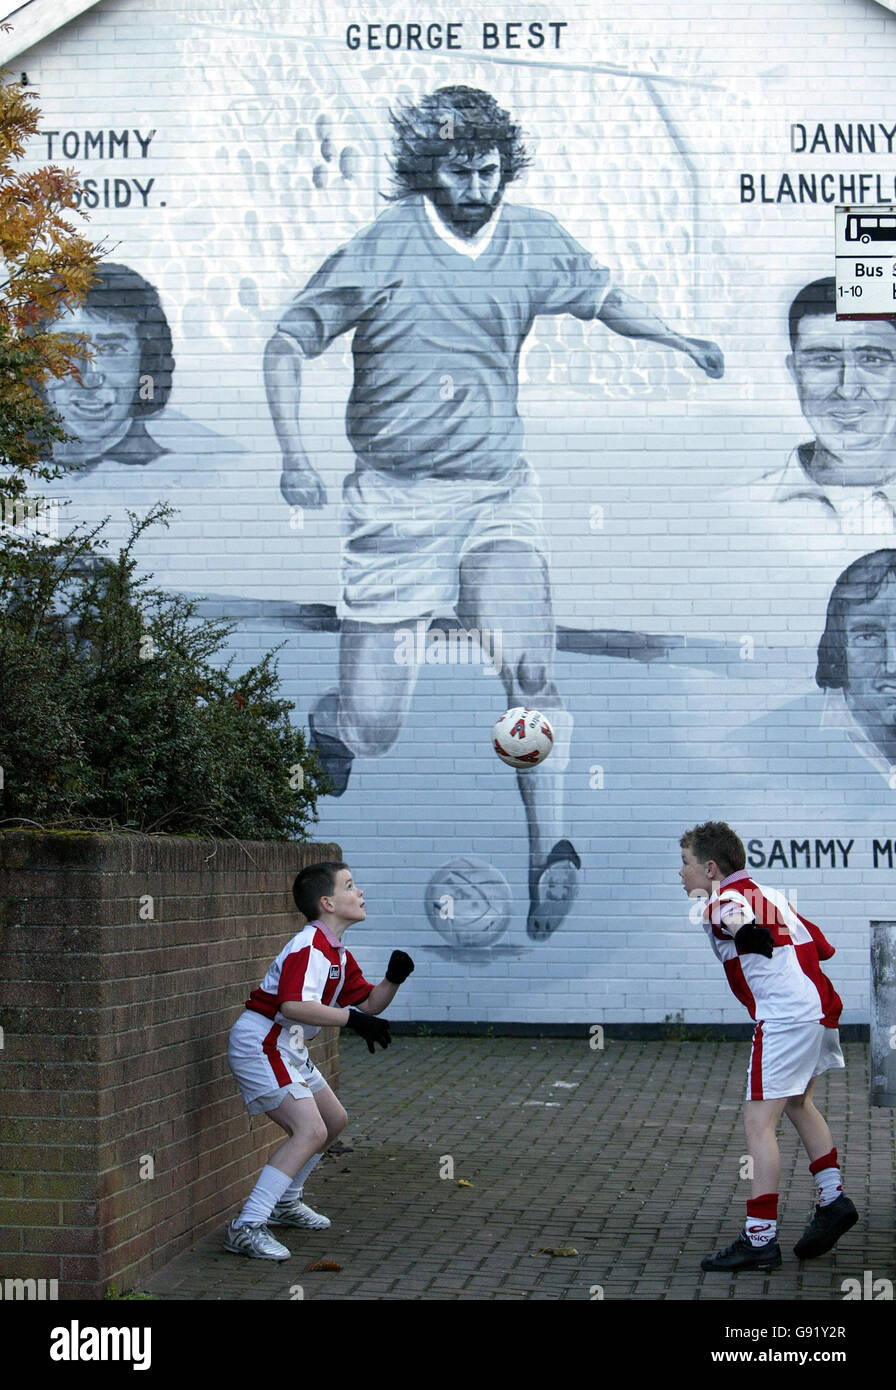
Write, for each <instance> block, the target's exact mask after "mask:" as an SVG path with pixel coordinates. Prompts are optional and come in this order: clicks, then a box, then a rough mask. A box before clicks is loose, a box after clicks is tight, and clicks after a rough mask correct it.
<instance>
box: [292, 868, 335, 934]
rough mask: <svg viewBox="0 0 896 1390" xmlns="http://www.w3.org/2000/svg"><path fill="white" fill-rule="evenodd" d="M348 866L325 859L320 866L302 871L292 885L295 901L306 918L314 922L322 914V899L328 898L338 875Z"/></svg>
mask: <svg viewBox="0 0 896 1390" xmlns="http://www.w3.org/2000/svg"><path fill="white" fill-rule="evenodd" d="M347 868H348V864H345V863H343V861H342V860H341V859H340V860H338V861H337V860H335V859H325V860H324V861H323V862H322V863H320V864H309V865H308V866H307V868H304V869H300V870H299V872H298V873H297V874H296V877H295V881H294V883H293V885H292V896H293V901H294V903H295V905H296V907H297V908H298V909H299V911H300V912H301V913H302V915H303V916H304V917H307V919H308V921H309V922H313V921H314V919H315V917H317V916H318V914H319V912H320V900H321V898H328V897H329V896H330V894H331V893H332V892H333V889H334V888H335V887H336V875H337V874H338V873H339V870H340V869H347Z"/></svg>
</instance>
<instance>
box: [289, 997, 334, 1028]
mask: <svg viewBox="0 0 896 1390" xmlns="http://www.w3.org/2000/svg"><path fill="white" fill-rule="evenodd" d="M280 1012H281V1014H282V1015H283V1017H284V1018H292V1019H295V1021H296V1023H310V1024H312V1025H313V1026H315V1027H318V1028H324V1027H326V1026H327V1025H328V1024H329V1025H330V1026H331V1027H336V1028H344V1027H345V1025H346V1023H347V1022H348V1009H347V1008H342V1007H339V1006H337V1007H335V1008H334V1007H333V1006H332V1005H330V1004H321V1003H319V1002H318V1000H316V999H309V1000H307V1001H305V1000H300V999H284V1000H283V1002H282V1003H281V1004H280Z"/></svg>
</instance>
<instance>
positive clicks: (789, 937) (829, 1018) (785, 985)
mask: <svg viewBox="0 0 896 1390" xmlns="http://www.w3.org/2000/svg"><path fill="white" fill-rule="evenodd" d="M736 912H740V913H742V915H743V920H744V922H746V923H751V922H755V923H756V924H757V925H758V926H760V927H768V929H769V930H770V932H771V936H772V943H773V945H774V953H773V955H772V957H771V960H769V959H768V958H767V957H766V956H762V955H756V954H754V953H746V954H743V955H742V954H741V953H740V952H739V951H738V949H737V947H736V945H735V944H734V939H733V938H734V934H735V933H736V932H737V931H739V930H740V926H741V925H742V923H741V922H740V921H738V923H737V925H732V926H731V927H730V928H728V927H726V926H725V918H726V917H730V916H732V914H734V913H736ZM703 927H704V930H705V931H706V934H707V936H708V937H709V940H710V943H711V945H712V948H713V950H714V951H715V953H716V955H717V956H718V958H719V960H720V961H721V962H722V965H723V966H724V969H725V974H726V976H727V979H728V983H729V985H730V986H731V989H732V991H733V992H734V994H735V995H736V996H737V998H738V999H739V1000H740V1001H741V1003H742V1004H744V1005H745V1006H746V1008H747V1010H748V1011H749V1014H750V1017H751V1018H753V1019H756V1020H757V1022H765V1021H768V1020H774V1021H776V1022H788V1023H810V1022H815V1023H823V1024H824V1025H825V1027H827V1028H836V1027H837V1023H838V1020H839V1018H840V1012H841V1010H842V1008H843V1004H842V1001H841V999H840V997H839V995H838V994H837V992H836V990H835V989H834V987H833V985H832V984H831V982H830V980H829V979H828V978H827V976H826V975H823V974H822V972H821V967H820V965H819V962H820V961H823V960H829V959H830V957H831V956H832V955H833V954H834V948H833V946H831V945H830V943H829V942H828V941H826V940H825V938H824V936H823V935H822V933H821V931H820V930H819V928H818V927H817V926H816V925H815V923H814V922H810V921H808V919H807V918H805V917H801V916H800V914H799V913H798V912H796V911H794V909H793V908H792V907H791V906H790V904H789V903H788V901H787V899H786V898H785V897H784V895H783V894H782V893H779V892H778V891H777V890H776V889H774V888H766V887H764V886H763V885H762V884H758V883H754V882H753V880H752V879H751V878H750V877H749V875H748V874H747V873H746V872H745V871H743V870H740V871H739V872H737V873H734V874H729V876H728V877H727V878H725V879H723V880H722V882H721V883H720V885H719V887H718V889H717V890H716V892H714V893H713V895H712V897H711V898H710V899H709V901H708V902H707V904H706V907H705V908H704V910H703Z"/></svg>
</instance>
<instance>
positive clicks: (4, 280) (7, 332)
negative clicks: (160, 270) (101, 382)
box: [0, 25, 102, 521]
mask: <svg viewBox="0 0 896 1390" xmlns="http://www.w3.org/2000/svg"><path fill="white" fill-rule="evenodd" d="M8 27H9V26H8V25H3V26H0V28H4V29H6V28H8ZM35 95H36V94H35V93H34V92H31V91H27V90H26V89H25V88H24V87H23V86H22V84H21V83H19V82H12V81H8V80H4V78H3V75H0V499H2V497H5V498H7V499H10V500H12V499H17V498H21V497H23V496H24V494H25V493H26V491H27V489H28V483H29V481H30V480H31V479H34V478H51V477H54V476H56V474H57V473H58V471H59V470H58V469H56V468H54V467H53V465H52V462H51V460H52V452H53V446H54V444H55V443H56V442H57V441H61V440H64V439H67V438H69V437H70V436H68V435H67V434H66V432H65V430H64V428H63V425H62V420H61V418H60V416H59V415H58V414H57V413H56V412H55V411H54V410H52V409H51V407H50V406H49V405H48V403H47V402H46V401H45V399H44V397H43V394H42V388H43V387H44V386H45V385H46V383H47V381H48V380H50V378H53V377H55V378H60V377H66V376H77V374H78V368H79V365H80V363H81V362H83V361H84V360H85V359H86V358H87V357H88V356H89V350H88V348H87V346H86V344H85V342H84V341H83V339H77V338H73V337H71V336H69V335H66V334H63V333H59V332H54V331H53V325H54V324H55V323H56V322H57V321H58V320H59V318H60V317H61V316H62V315H63V314H64V313H65V312H66V310H68V309H72V308H75V307H76V306H77V305H78V304H80V303H82V302H83V300H84V297H85V295H86V293H87V290H88V288H89V287H90V284H91V281H92V279H93V269H94V267H95V266H96V263H97V260H98V258H99V256H100V254H101V253H102V247H100V246H99V245H97V244H94V243H93V242H91V241H89V240H88V239H87V238H86V237H84V236H82V235H81V233H80V232H79V231H77V230H76V228H75V227H74V226H73V225H72V223H71V222H70V221H69V220H68V218H67V216H66V214H67V213H68V212H69V210H73V209H75V208H76V207H77V190H78V180H77V177H76V175H75V174H74V172H73V171H72V170H70V169H68V170H64V169H59V168H57V167H56V166H55V165H47V166H45V167H44V168H40V169H33V170H30V171H24V170H21V169H19V168H17V165H18V164H19V162H20V161H21V160H22V159H23V158H24V156H25V144H26V141H27V140H28V139H29V137H30V136H33V135H36V134H37V133H38V128H39V121H40V109H39V108H38V107H37V106H36V105H35V104H34V101H33V98H34V97H35ZM80 215H81V217H83V216H84V214H83V213H81V214H80ZM0 521H2V516H0Z"/></svg>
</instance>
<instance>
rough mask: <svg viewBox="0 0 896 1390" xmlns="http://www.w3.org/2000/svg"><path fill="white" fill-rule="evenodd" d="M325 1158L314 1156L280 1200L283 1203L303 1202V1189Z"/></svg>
mask: <svg viewBox="0 0 896 1390" xmlns="http://www.w3.org/2000/svg"><path fill="white" fill-rule="evenodd" d="M322 1158H323V1154H312V1155H311V1157H310V1158H309V1160H308V1162H307V1163H306V1164H305V1166H304V1168H300V1169H299V1171H298V1172H297V1173H296V1175H295V1177H294V1178H293V1180H292V1182H291V1183H290V1185H289V1187H288V1188H287V1189H286V1191H285V1192H284V1194H283V1196H282V1197H281V1198H280V1201H281V1202H301V1200H302V1188H303V1187H304V1186H305V1183H306V1182H307V1181H308V1177H309V1174H310V1173H311V1172H312V1171H313V1169H315V1168H316V1167H317V1165H318V1164H319V1163H320V1161H321V1159H322Z"/></svg>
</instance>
